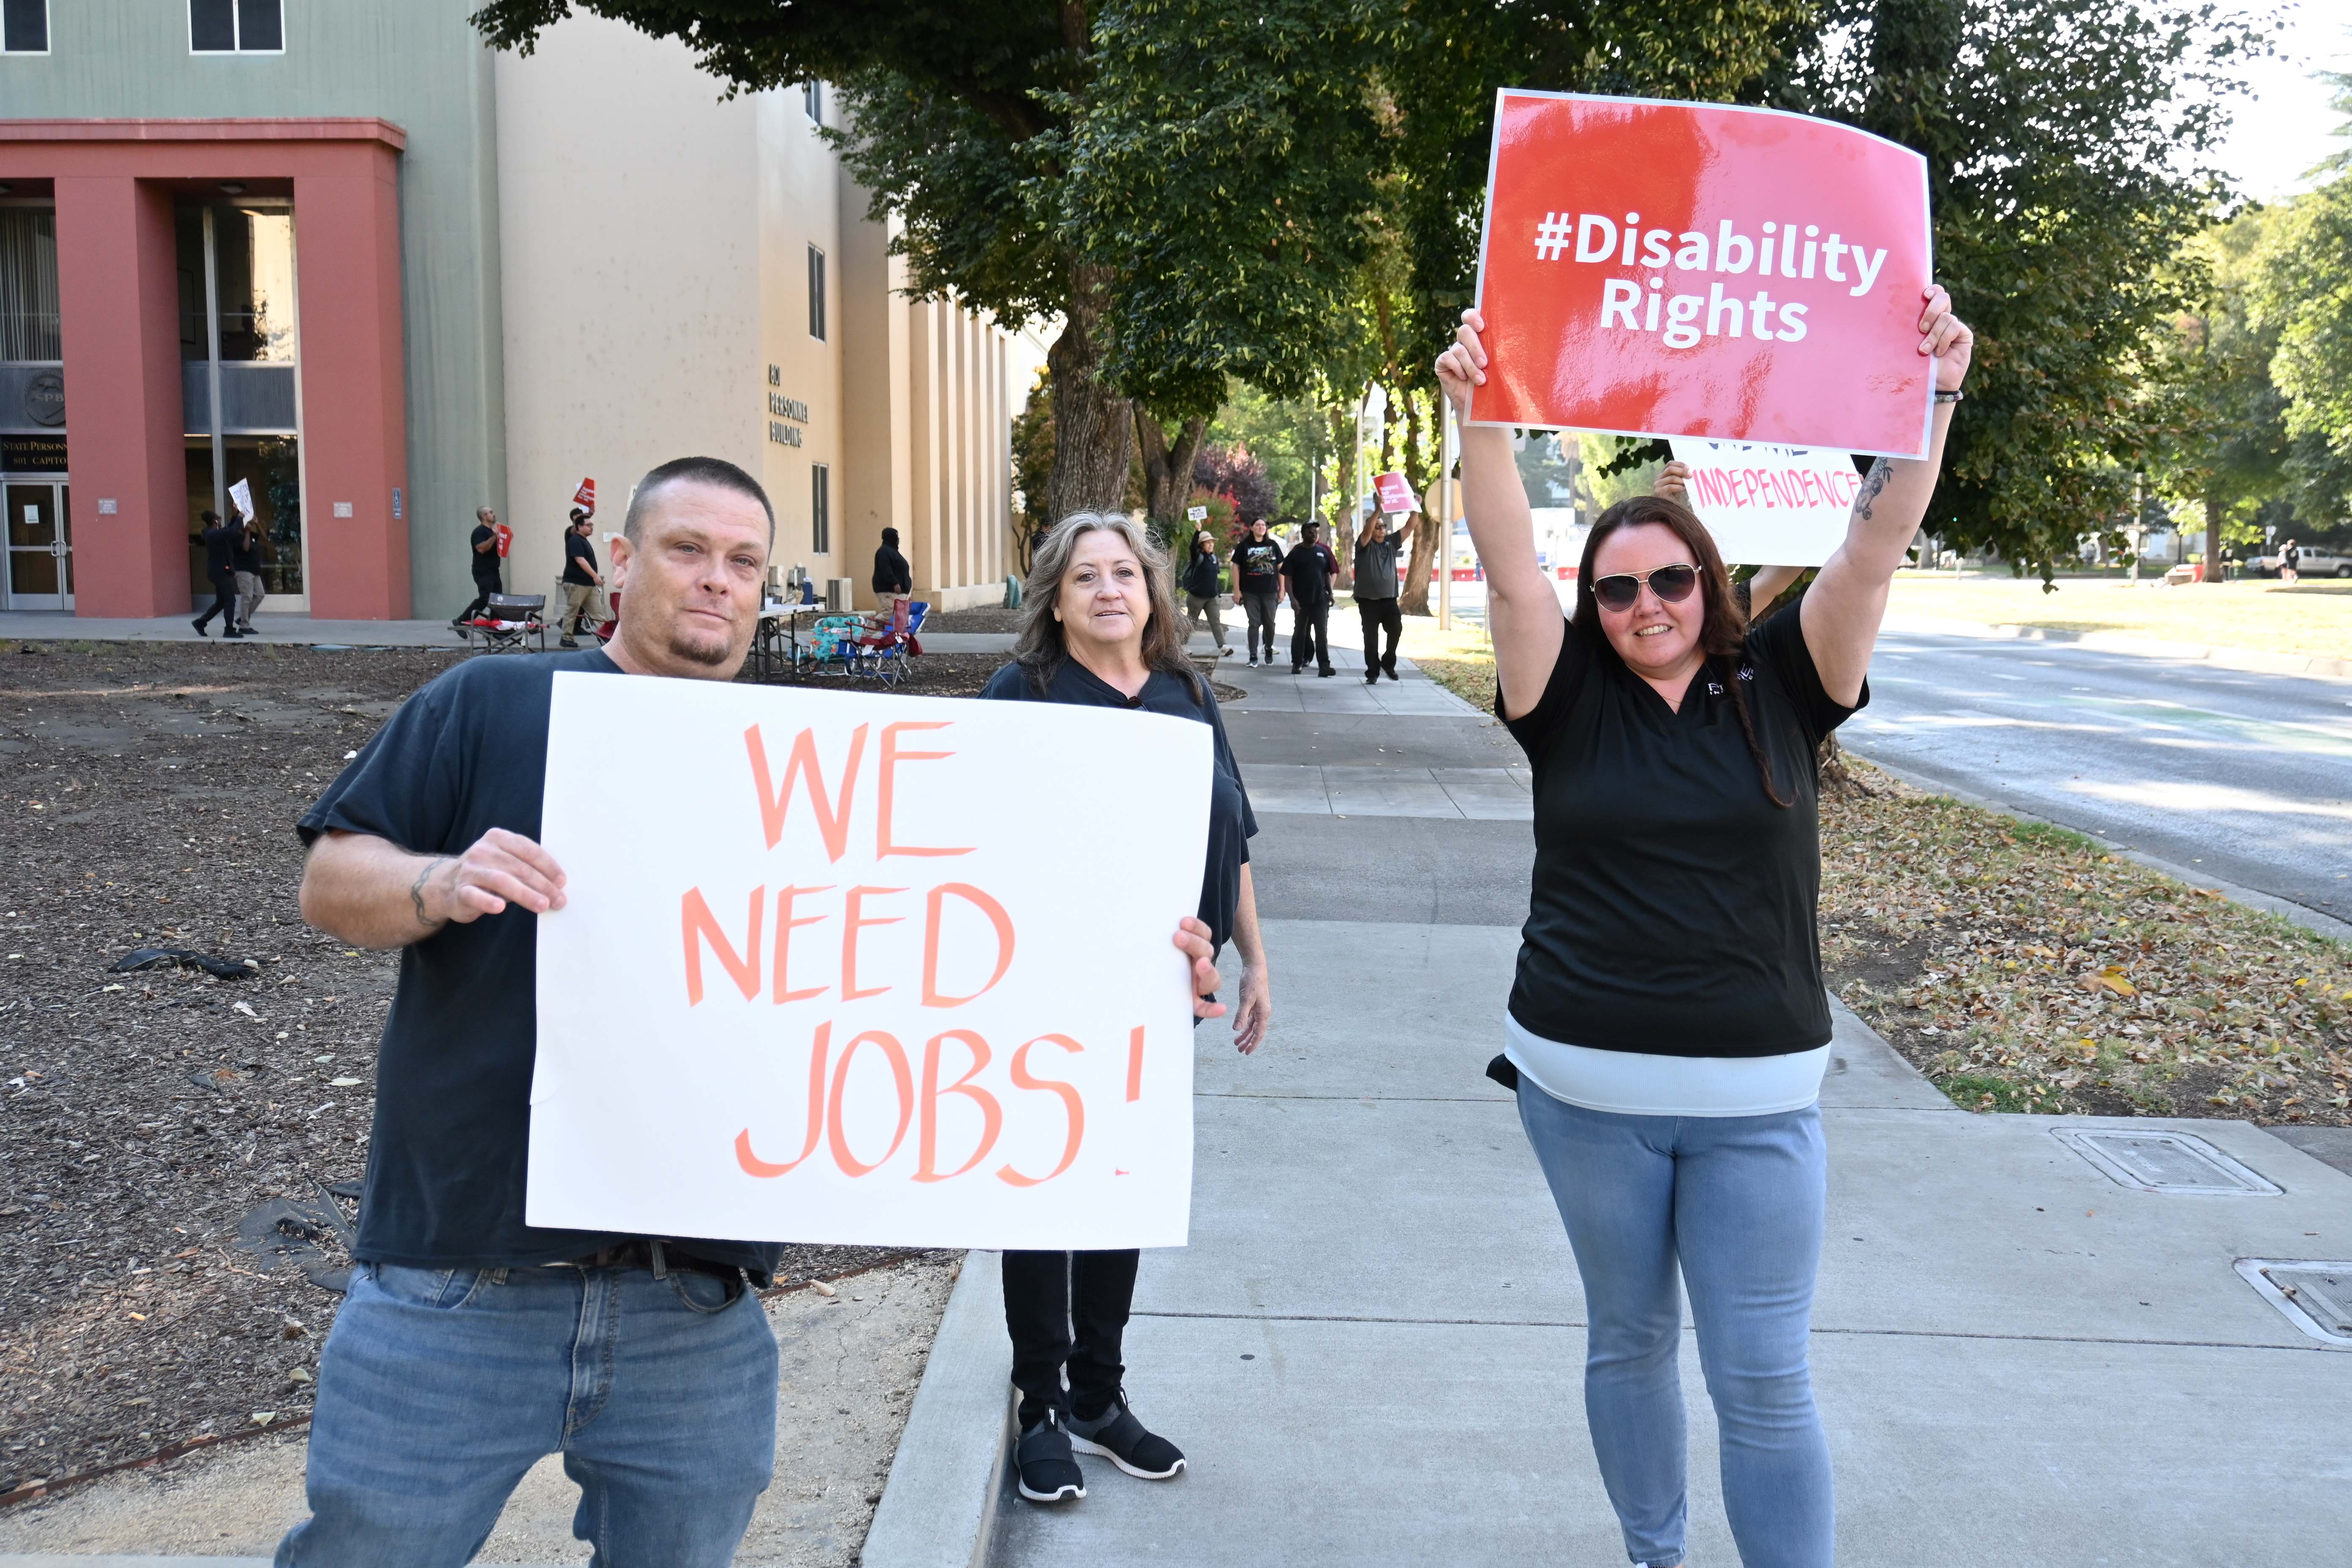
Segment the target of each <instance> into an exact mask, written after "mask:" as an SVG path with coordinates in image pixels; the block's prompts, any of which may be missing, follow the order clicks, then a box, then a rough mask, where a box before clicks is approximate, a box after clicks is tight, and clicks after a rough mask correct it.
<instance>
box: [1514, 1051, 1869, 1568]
mask: <svg viewBox="0 0 2352 1568" xmlns="http://www.w3.org/2000/svg"><path fill="white" fill-rule="evenodd" d="M1519 1121H1520V1122H1521V1124H1522V1125H1523V1126H1525V1127H1526V1128H1527V1131H1528V1142H1529V1143H1531V1144H1533V1145H1534V1146H1535V1152H1536V1159H1537V1160H1538V1162H1539V1163H1541V1164H1542V1166H1543V1172H1544V1178H1545V1180H1547V1181H1548V1182H1549V1183H1550V1184H1551V1193H1552V1200H1553V1201H1554V1202H1555V1203H1557V1204H1558V1205H1559V1214H1560V1218H1561V1219H1563V1220H1565V1221H1566V1222H1567V1224H1568V1239H1569V1243H1570V1246H1572V1247H1574V1248H1575V1249H1576V1268H1577V1273H1578V1274H1579V1275H1580V1277H1581V1278H1582V1279H1583V1280H1584V1299H1585V1308H1586V1316H1587V1317H1588V1318H1589V1319H1590V1320H1591V1328H1590V1330H1589V1331H1587V1334H1586V1342H1585V1359H1584V1415H1585V1420H1586V1421H1587V1422H1588V1423H1589V1424H1590V1425H1591V1429H1592V1447H1593V1451H1594V1453H1595V1454H1596V1455H1597V1456H1598V1457H1599V1458H1600V1461H1601V1481H1602V1483H1603V1484H1605V1485H1606V1486H1607V1487H1608V1489H1609V1501H1610V1503H1611V1505H1612V1507H1614V1508H1615V1509H1616V1510H1617V1520H1618V1522H1619V1523H1620V1524H1621V1525H1622V1526H1623V1528H1624V1531H1625V1551H1626V1552H1627V1554H1628V1555H1629V1556H1631V1557H1632V1558H1633V1561H1634V1562H1635V1563H1680V1562H1682V1561H1683V1550H1684V1544H1685V1542H1684V1530H1685V1523H1686V1519H1687V1513H1688V1500H1687V1496H1686V1491H1685V1452H1684V1449H1685V1435H1684V1413H1683V1394H1682V1382H1681V1379H1680V1377H1679V1375H1678V1374H1677V1373H1676V1369H1675V1352H1676V1349H1677V1346H1678V1342H1679V1341H1680V1340H1681V1337H1682V1304H1681V1302H1680V1301H1679V1300H1677V1299H1676V1296H1675V1265H1676V1264H1677V1262H1679V1263H1680V1265H1681V1272H1682V1278H1683V1283H1684V1285H1685V1288H1686V1289H1688V1291H1689V1293H1690V1301H1691V1313H1692V1316H1693V1317H1694V1318H1695V1319H1696V1324H1697V1329H1698V1357H1699V1365H1700V1366H1701V1368H1703V1369H1704V1370H1705V1372H1706V1389H1707V1393H1708V1394H1709V1395H1711V1396H1712V1397H1713V1399H1714V1401H1715V1413H1716V1419H1717V1425H1718V1426H1719V1427H1720V1429H1721V1432H1722V1440H1723V1443H1722V1447H1723V1504H1724V1511H1725V1512H1726V1513H1727V1514H1728V1515H1729V1516H1730V1520H1731V1534H1732V1538H1733V1540H1735V1541H1736V1542H1738V1545H1739V1560H1740V1562H1741V1563H1744V1564H1746V1568H1827V1564H1828V1563H1830V1562H1831V1560H1832V1534H1833V1526H1834V1522H1835V1509H1834V1506H1833V1503H1832V1496H1831V1485H1830V1453H1829V1444H1828V1442H1827V1441H1826V1440H1825V1439H1824V1438H1823V1437H1822V1423H1821V1417H1820V1415H1818V1414H1817V1413H1816V1412H1815V1411H1814V1409H1813V1391H1812V1380H1811V1374H1810V1373H1809V1371H1808V1369H1807V1363H1806V1336H1807V1333H1808V1331H1809V1330H1810V1328H1811V1316H1812V1307H1813V1277H1814V1275H1815V1274H1816V1273H1817V1272H1818V1271H1819V1269H1820V1267H1821V1259H1822V1207H1823V1203H1824V1199H1825V1194H1826V1190H1827V1185H1828V1160H1827V1156H1826V1151H1825V1149H1824V1148H1823V1145H1822V1118H1821V1111H1820V1109H1819V1108H1818V1107H1814V1106H1808V1107H1806V1108H1805V1109H1804V1110H1790V1111H1782V1112H1780V1113H1779V1114H1777V1115H1772V1116H1723V1117H1707V1116H1681V1117H1677V1116H1623V1115H1618V1114H1616V1113H1613V1112H1611V1111H1604V1110H1584V1109H1582V1108H1581V1107H1579V1106H1574V1105H1570V1104H1567V1103H1565V1102H1563V1101H1561V1100H1554V1099H1553V1098H1552V1097H1551V1096H1550V1095H1549V1094H1546V1093H1545V1092H1544V1091H1543V1090H1542V1089H1538V1088H1537V1087H1536V1086H1535V1084H1534V1082H1533V1081H1532V1080H1530V1079H1525V1078H1522V1079H1520V1080H1519Z"/></svg>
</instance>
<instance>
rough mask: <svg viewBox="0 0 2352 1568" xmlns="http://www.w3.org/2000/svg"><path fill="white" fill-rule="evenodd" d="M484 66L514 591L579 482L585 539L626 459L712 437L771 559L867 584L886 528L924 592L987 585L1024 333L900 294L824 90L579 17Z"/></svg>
mask: <svg viewBox="0 0 2352 1568" xmlns="http://www.w3.org/2000/svg"><path fill="white" fill-rule="evenodd" d="M493 82H494V89H495V90H494V93H493V95H492V96H493V101H494V103H495V105H496V113H497V127H496V138H497V165H498V180H497V199H498V212H497V233H498V237H499V245H498V250H497V266H498V269H499V290H498V292H499V299H500V301H501V304H502V324H501V346H502V351H503V353H502V358H503V364H502V367H501V368H502V374H503V378H504V382H505V393H506V395H505V421H504V431H503V436H504V445H505V468H506V480H507V482H506V500H507V503H508V504H507V516H506V521H508V522H509V524H510V525H511V526H512V527H513V529H514V531H515V540H514V544H513V548H512V551H511V553H510V554H509V559H508V563H507V581H508V586H509V591H511V592H520V593H538V592H541V591H548V592H552V589H551V584H553V582H554V580H555V578H556V575H557V574H558V573H559V571H560V570H561V567H562V528H563V520H564V514H565V512H566V510H567V509H568V508H569V506H570V503H571V497H572V491H573V489H574V487H576V486H577V485H578V484H579V482H580V480H581V479H583V477H589V476H593V478H594V479H595V480H596V484H597V496H598V509H597V529H596V532H597V534H598V535H599V537H600V540H601V538H602V536H603V535H604V534H605V533H607V532H608V531H616V530H617V529H618V528H619V526H620V521H621V517H622V514H623V512H624V511H625V508H626V506H627V501H628V490H629V486H630V484H631V482H632V481H633V480H634V479H635V478H636V477H637V476H638V475H640V474H642V473H644V472H645V471H646V469H648V468H652V467H653V466H654V465H655V464H656V463H658V462H661V461H664V460H666V459H667V458H674V457H678V456H682V455H685V454H688V453H706V454H709V455H710V456H713V457H719V458H727V459H728V460H730V462H735V463H739V464H740V465H741V466H742V467H744V468H747V469H749V470H750V471H751V473H752V474H754V475H756V476H758V478H759V479H760V480H761V483H762V484H763V485H765V486H766V487H767V489H768V493H769V497H770V499H771V500H772V502H773V503H774V506H775V510H776V548H775V553H774V559H775V561H776V563H778V564H779V565H780V566H782V567H785V568H790V567H792V566H795V565H797V566H800V567H803V568H804V569H805V570H806V571H807V573H808V574H810V575H811V576H813V577H814V578H816V579H817V580H818V581H819V582H820V583H823V582H824V581H826V580H828V579H833V578H848V579H850V580H851V581H852V582H853V583H854V584H856V589H855V591H856V603H857V604H858V605H860V606H870V605H872V604H873V602H874V601H873V595H872V592H871V590H870V588H869V586H868V578H869V577H870V575H871V574H872V571H873V560H874V551H875V548H876V546H877V545H878V544H879V543H880V542H881V533H882V530H883V529H884V528H885V527H895V528H897V529H898V532H899V538H900V542H901V544H900V547H901V549H903V550H904V551H905V552H906V554H907V557H908V561H909V562H910V563H912V565H913V569H914V577H915V589H916V596H917V597H918V598H923V599H928V600H929V601H931V602H932V603H933V604H934V605H938V606H939V607H940V608H942V609H954V608H961V607H964V606H966V605H981V604H994V603H997V602H998V601H999V600H1000V599H1001V597H1002V595H1003V585H1004V579H1005V576H1006V575H1007V574H1009V573H1010V572H1012V571H1013V560H1012V552H1011V542H1012V541H1011V524H1012V504H1013V479H1012V457H1011V435H1010V432H1011V421H1012V418H1013V415H1014V414H1015V413H1016V412H1017V411H1018V403H1019V399H1020V398H1022V397H1023V396H1024V395H1026V391H1027V388H1028V386H1029V384H1030V383H1031V380H1032V378H1033V376H1034V369H1035V364H1034V361H1035V357H1036V355H1035V347H1034V342H1033V341H1031V340H1028V339H1025V338H1022V337H1018V336H1015V335H1013V334H1008V333H1007V332H1005V331H1003V330H1001V329H1000V328H999V327H997V326H996V325H995V324H994V323H992V321H989V320H987V319H986V318H984V317H982V316H979V315H976V314H974V313H972V312H971V311H967V310H960V309H958V308H956V307H954V306H952V305H946V304H926V303H918V302H914V301H910V300H907V299H905V298H904V297H903V296H902V295H901V294H900V293H899V291H898V290H899V289H900V287H901V286H902V285H903V283H904V276H903V270H902V264H901V263H899V262H898V261H897V260H895V259H894V258H891V257H890V255H889V254H888V249H889V244H888V242H889V235H888V233H887V230H886V228H885V227H884V226H882V225H880V224H877V223H875V222H873V221H871V220H870V219H869V218H868V217H867V216H866V205H867V200H868V197H867V193H866V191H865V190H864V189H863V188H862V187H860V186H859V185H857V184H856V182H855V181H853V180H852V179H851V178H850V177H849V176H848V174H846V173H845V171H844V170H843V169H842V168H841V166H840V161H839V159H838V158H837V157H836V156H835V153H834V151H833V149H832V148H831V147H829V146H828V145H826V143H825V142H824V140H823V138H822V137H821V135H820V134H819V130H820V127H821V126H823V125H838V124H839V123H840V120H839V115H838V111H837V110H836V109H835V105H834V104H833V102H832V100H831V98H830V95H829V93H828V92H827V91H826V89H824V85H823V84H821V83H820V84H815V85H813V86H811V87H808V88H803V89H790V90H785V91H773V92H763V93H756V94H746V95H743V96H741V97H739V98H735V99H732V100H723V98H722V88H721V85H720V84H719V82H718V81H717V80H716V79H713V78H711V77H710V76H709V75H707V74H705V73H704V72H702V71H699V70H698V69H696V68H694V65H693V62H692V58H691V57H690V56H689V55H688V53H687V51H686V50H685V49H684V48H683V47H679V46H677V45H675V44H669V43H662V42H656V41H655V40H652V39H649V38H647V37H644V36H643V35H641V34H639V33H636V32H635V31H632V30H630V29H629V28H626V27H625V26H620V25H619V24H616V23H611V22H606V21H603V20H600V19H596V18H593V17H587V16H574V17H572V18H571V19H569V20H567V21H565V22H563V23H562V24H561V25H559V26H555V27H553V28H551V29H550V30H549V31H548V33H547V34H546V35H545V37H543V39H542V40H541V44H540V46H539V47H538V49H537V50H536V51H535V52H534V53H532V54H531V55H530V56H529V57H527V58H526V57H520V56H515V55H499V56H498V57H497V58H496V59H495V63H494V68H493ZM598 553H599V555H600V556H604V555H606V554H607V553H608V552H607V550H606V549H605V548H604V547H602V546H601V545H600V549H599V552H598ZM419 609H420V613H421V612H422V611H423V610H424V609H425V606H419Z"/></svg>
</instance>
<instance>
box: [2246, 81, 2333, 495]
mask: <svg viewBox="0 0 2352 1568" xmlns="http://www.w3.org/2000/svg"><path fill="white" fill-rule="evenodd" d="M2334 80H2335V82H2336V100H2335V106H2336V110H2337V111H2338V112H2340V113H2345V114H2352V78H2347V77H2343V76H2337V77H2336V78H2334ZM2347 162H2352V160H2347V158H2346V157H2344V156H2338V157H2337V158H2336V159H2333V160H2331V163H2332V164H2333V165H2334V167H2335V168H2336V170H2337V174H2336V178H2335V179H2334V180H2332V181H2330V182H2328V183H2327V184H2325V185H2323V186H2321V187H2320V188H2319V189H2318V190H2316V191H2314V192H2313V193H2312V194H2310V195H2306V196H2303V197H2301V198H2299V199H2297V200H2296V201H2294V203H2292V204H2291V205H2288V206H2287V207H2286V209H2285V210H2284V212H2283V213H2281V214H2280V215H2279V217H2278V220H2277V221H2276V222H2275V223H2274V224H2273V225H2272V226H2271V229H2270V232H2269V233H2268V234H2266V235H2265V236H2263V240H2262V244H2261V247H2260V249H2259V251H2258V253H2257V256H2256V265H2255V267H2254V268H2253V274H2254V275H2253V279H2252V301H2253V313H2254V315H2255V317H2256V319H2257V320H2258V321H2260V323H2261V324H2262V326H2263V327H2264V328H2266V329H2267V330H2268V331H2271V332H2273V333H2274V334H2275V335H2276V340H2277V344H2278V349H2277V353H2276V355H2275V357H2274V358H2273V360H2272V362H2271V374H2272V377H2273V380H2275V381H2276V383H2277V384H2278V389H2279V391H2280V392H2281V393H2283V394H2284V395H2285V397H2286V399H2287V408H2286V428H2287V430H2288V432H2289V433H2290V434H2293V435H2294V436H2298V437H2315V438H2316V439H2317V440H2318V441H2319V443H2320V444H2321V445H2322V447H2325V449H2326V451H2327V452H2329V453H2331V454H2334V455H2336V456H2339V457H2345V456H2352V172H2347Z"/></svg>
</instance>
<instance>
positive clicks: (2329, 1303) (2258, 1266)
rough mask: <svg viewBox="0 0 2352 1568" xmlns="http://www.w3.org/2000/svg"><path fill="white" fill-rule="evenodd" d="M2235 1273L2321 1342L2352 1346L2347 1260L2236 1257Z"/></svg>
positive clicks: (2351, 1267)
mask: <svg viewBox="0 0 2352 1568" xmlns="http://www.w3.org/2000/svg"><path fill="white" fill-rule="evenodd" d="M2236 1267H2237V1270H2238V1277H2239V1278H2240V1279H2243V1280H2244V1281H2245V1282H2246V1283H2247V1284H2249V1285H2252V1287H2253V1288H2254V1290H2255V1293H2256V1294H2258V1295H2259V1296H2261V1297H2262V1298H2263V1300H2265V1301H2268V1302H2269V1303H2270V1304H2271V1305H2272V1306H2273V1307H2276V1308H2277V1309H2278V1310H2280V1311H2282V1312H2284V1313H2285V1314H2286V1319H2287V1321H2289V1322H2291V1323H2293V1324H2294V1326H2295V1327H2296V1328H2298V1329H2300V1330H2302V1331H2304V1332H2305V1333H2306V1334H2308V1335H2310V1336H2311V1337H2312V1338H2313V1339H2315V1340H2317V1341H2318V1342H2320V1343H2321V1344H2324V1345H2330V1346H2333V1347H2334V1348H2336V1349H2337V1350H2347V1351H2352V1263H2318V1262H2312V1261H2309V1260H2307V1259H2301V1258H2240V1259H2238V1261H2237V1265H2236Z"/></svg>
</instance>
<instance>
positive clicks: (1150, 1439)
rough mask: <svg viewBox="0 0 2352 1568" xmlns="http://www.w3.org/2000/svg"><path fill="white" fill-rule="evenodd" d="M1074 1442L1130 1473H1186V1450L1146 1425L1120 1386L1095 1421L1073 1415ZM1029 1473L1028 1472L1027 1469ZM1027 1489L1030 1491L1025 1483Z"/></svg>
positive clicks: (1156, 1476)
mask: <svg viewBox="0 0 2352 1568" xmlns="http://www.w3.org/2000/svg"><path fill="white" fill-rule="evenodd" d="M1069 1443H1070V1446H1071V1447H1074V1448H1076V1449H1077V1450H1078V1451H1079V1452H1080V1453H1083V1454H1100V1455H1101V1456H1102V1457H1103V1458H1106V1459H1108V1460H1109V1461H1110V1462H1111V1463H1112V1464H1114V1465H1117V1466H1118V1468H1120V1469H1122V1470H1125V1471H1126V1472H1127V1473H1128V1474H1129V1475H1130V1476H1134V1477H1136V1478H1138V1479H1141V1480H1147V1481H1170V1480H1174V1479H1176V1478H1177V1477H1178V1476H1181V1475H1182V1474H1183V1473H1184V1454H1183V1451H1182V1450H1181V1449H1180V1448H1178V1447H1176V1445H1175V1444H1173V1443H1171V1442H1170V1441H1169V1440H1168V1439H1167V1438H1165V1437H1162V1436H1158V1435H1157V1434H1155V1433H1152V1432H1148V1431H1146V1430H1145V1429H1144V1426H1143V1423H1142V1422H1140V1421H1138V1420H1137V1419H1136V1418H1135V1412H1134V1411H1132V1410H1129V1408H1128V1407H1127V1391H1126V1390H1125V1389H1121V1390H1119V1394H1118V1398H1117V1399H1114V1400H1112V1401H1111V1404H1110V1408H1109V1409H1108V1410H1106V1411H1104V1412H1103V1413H1102V1414H1101V1415H1097V1416H1096V1417H1095V1418H1094V1419H1093V1420H1091V1421H1081V1420H1079V1419H1078V1418H1077V1417H1076V1415H1073V1416H1071V1417H1070V1438H1069ZM1024 1473H1025V1472H1024ZM1023 1493H1024V1496H1025V1495H1026V1494H1027V1487H1026V1485H1025V1483H1024V1487H1023Z"/></svg>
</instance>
